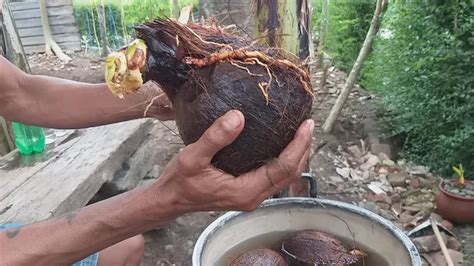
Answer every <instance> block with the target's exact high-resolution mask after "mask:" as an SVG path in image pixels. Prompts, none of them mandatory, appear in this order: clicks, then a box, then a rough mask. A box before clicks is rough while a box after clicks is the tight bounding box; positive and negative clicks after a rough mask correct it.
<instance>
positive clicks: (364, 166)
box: [360, 154, 380, 171]
mask: <svg viewBox="0 0 474 266" xmlns="http://www.w3.org/2000/svg"><path fill="white" fill-rule="evenodd" d="M378 163H380V160H379V158H378V157H377V156H375V155H373V154H371V156H369V158H368V159H367V161H366V162H365V163H364V164H362V165H361V166H360V170H362V171H367V170H369V169H371V168H372V167H375V166H376V165H377V164H378Z"/></svg>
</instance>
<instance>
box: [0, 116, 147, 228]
mask: <svg viewBox="0 0 474 266" xmlns="http://www.w3.org/2000/svg"><path fill="white" fill-rule="evenodd" d="M151 126H152V122H151V120H148V119H142V120H134V121H129V122H124V123H118V124H113V125H109V126H102V127H96V128H91V129H89V130H87V131H86V133H85V134H84V135H82V136H80V137H78V140H77V141H76V142H75V143H74V145H71V146H70V147H69V148H68V149H67V150H65V151H63V152H62V154H60V155H59V156H55V159H54V158H53V159H50V160H49V162H50V163H47V165H45V166H44V167H42V168H41V169H39V170H38V171H36V172H34V173H33V175H28V174H24V173H18V172H21V171H16V172H15V173H13V174H12V172H11V171H7V172H5V171H4V172H3V173H2V172H0V184H1V182H2V181H3V182H5V181H6V180H9V179H17V178H18V176H19V175H20V176H21V177H22V178H23V179H24V178H25V176H26V180H23V182H22V183H21V184H19V186H17V187H15V188H14V190H13V192H11V193H9V194H8V195H7V196H6V197H4V198H3V199H2V198H0V223H6V222H20V223H29V222H34V221H38V220H44V219H48V218H50V217H54V216H59V215H61V214H64V213H66V212H69V211H72V210H75V209H77V208H80V207H83V206H85V205H86V204H87V202H88V201H89V200H90V199H91V198H92V197H93V196H94V195H95V194H96V193H97V191H99V189H100V187H101V186H102V184H103V183H104V182H106V181H107V180H110V179H111V178H112V176H113V174H114V173H115V172H116V171H117V170H118V169H120V168H121V166H122V164H123V162H124V161H125V160H127V159H128V158H129V157H130V156H131V154H133V153H134V152H135V150H136V149H137V148H138V147H139V145H140V143H141V142H142V141H143V139H144V137H145V135H146V134H147V133H148V131H149V130H150V128H151ZM24 171H29V169H24ZM10 190H11V188H10ZM2 193H3V190H2Z"/></svg>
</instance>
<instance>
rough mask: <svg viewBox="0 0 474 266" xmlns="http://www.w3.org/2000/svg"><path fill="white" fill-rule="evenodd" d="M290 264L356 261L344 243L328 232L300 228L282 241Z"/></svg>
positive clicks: (348, 262)
mask: <svg viewBox="0 0 474 266" xmlns="http://www.w3.org/2000/svg"><path fill="white" fill-rule="evenodd" d="M282 251H283V252H284V253H285V254H286V255H287V258H288V259H289V261H292V262H294V263H290V265H351V264H354V263H356V262H357V261H358V258H357V256H355V255H353V254H351V252H350V251H349V250H347V249H346V247H345V246H344V244H343V243H342V242H341V241H340V240H338V239H336V238H335V237H333V236H332V235H330V234H328V233H323V232H320V231H317V230H312V229H308V230H301V231H298V232H295V233H293V234H292V235H290V236H289V237H288V238H287V239H285V240H284V241H283V244H282Z"/></svg>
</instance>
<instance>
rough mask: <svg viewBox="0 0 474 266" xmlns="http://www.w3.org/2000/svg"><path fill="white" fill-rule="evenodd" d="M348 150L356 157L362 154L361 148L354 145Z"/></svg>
mask: <svg viewBox="0 0 474 266" xmlns="http://www.w3.org/2000/svg"><path fill="white" fill-rule="evenodd" d="M347 149H348V150H349V151H350V152H351V153H352V154H353V155H355V156H360V155H361V154H362V152H361V150H360V149H359V146H357V145H352V146H349V147H347Z"/></svg>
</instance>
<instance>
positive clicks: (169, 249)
mask: <svg viewBox="0 0 474 266" xmlns="http://www.w3.org/2000/svg"><path fill="white" fill-rule="evenodd" d="M173 248H174V246H173V245H166V246H165V250H168V251H171V250H173Z"/></svg>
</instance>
